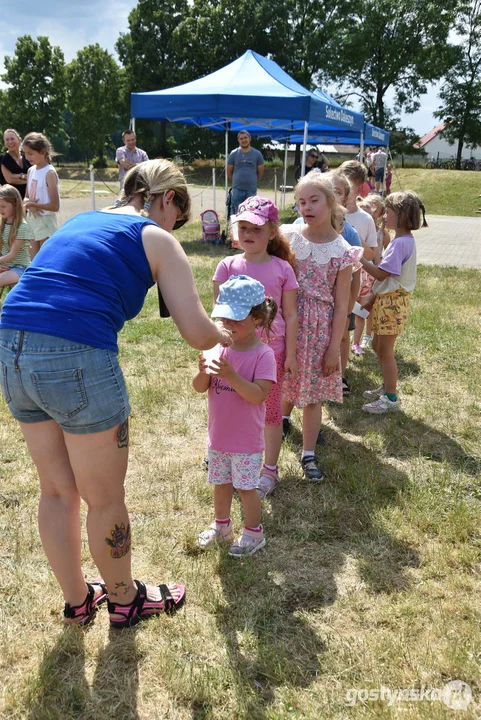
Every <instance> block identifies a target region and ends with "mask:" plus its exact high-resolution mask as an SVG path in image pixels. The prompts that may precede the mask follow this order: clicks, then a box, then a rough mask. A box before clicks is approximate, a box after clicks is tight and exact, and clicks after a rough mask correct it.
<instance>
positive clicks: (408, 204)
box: [385, 190, 428, 230]
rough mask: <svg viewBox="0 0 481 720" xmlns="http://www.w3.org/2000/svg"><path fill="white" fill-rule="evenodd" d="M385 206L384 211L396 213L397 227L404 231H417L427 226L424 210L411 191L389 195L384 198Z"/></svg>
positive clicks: (419, 199) (419, 200)
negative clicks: (404, 229)
mask: <svg viewBox="0 0 481 720" xmlns="http://www.w3.org/2000/svg"><path fill="white" fill-rule="evenodd" d="M385 206H386V209H389V210H394V212H395V213H396V215H397V224H398V227H403V228H406V230H419V228H420V227H427V226H428V224H427V222H426V209H425V207H424V205H423V203H422V201H421V198H420V197H419V196H418V195H416V193H415V192H413V191H412V190H406V191H405V192H394V193H391V194H390V195H388V196H387V198H386V202H385ZM421 213H422V223H421Z"/></svg>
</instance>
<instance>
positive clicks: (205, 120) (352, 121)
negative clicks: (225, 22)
mask: <svg viewBox="0 0 481 720" xmlns="http://www.w3.org/2000/svg"><path fill="white" fill-rule="evenodd" d="M339 108H340V106H339V105H338V104H336V105H334V104H333V103H332V102H331V103H330V102H326V101H325V100H324V99H323V98H321V97H319V96H317V97H316V95H315V94H314V93H311V92H310V91H309V90H307V89H306V88H303V87H302V85H300V84H299V83H298V82H296V81H295V80H294V79H293V78H291V77H290V75H288V74H287V73H286V72H285V71H284V70H282V68H281V67H279V65H277V64H276V63H275V62H273V61H272V60H269V59H267V58H265V57H263V56H262V55H259V54H258V53H255V52H253V51H252V50H247V51H246V52H245V53H244V55H242V56H241V57H239V58H237V59H236V60H234V61H233V62H232V63H230V64H229V65H226V66H225V67H223V68H221V69H220V70H216V71H215V72H213V73H211V74H210V75H206V76H205V77H203V78H200V79H198V80H194V81H192V82H189V83H185V84H184V85H178V86H177V87H173V88H167V89H165V90H155V91H153V92H147V93H132V94H131V116H132V117H136V118H148V119H152V120H170V121H171V122H183V123H189V124H196V125H198V126H200V127H212V128H214V129H218V130H220V129H225V124H226V123H230V128H229V129H231V130H235V129H237V128H239V129H240V128H241V127H246V126H247V127H249V129H251V128H252V129H253V130H254V129H255V128H257V129H259V130H262V129H263V128H265V129H273V128H274V127H275V128H276V129H279V130H280V129H286V130H294V129H295V128H293V127H292V121H297V122H298V130H299V132H300V131H302V126H303V123H304V122H306V121H310V122H315V123H318V124H319V125H320V126H322V127H323V128H326V129H328V128H336V129H337V128H342V129H346V130H353V129H359V130H361V128H362V123H363V118H362V115H360V114H359V113H354V112H353V111H351V110H344V109H343V112H342V113H341V112H340V111H339ZM239 118H240V120H239ZM245 119H247V120H249V122H247V123H246V122H244V120H245Z"/></svg>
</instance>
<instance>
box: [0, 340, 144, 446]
mask: <svg viewBox="0 0 481 720" xmlns="http://www.w3.org/2000/svg"><path fill="white" fill-rule="evenodd" d="M0 387H1V390H2V394H3V397H4V399H5V402H6V403H7V405H8V407H9V410H10V412H11V413H12V415H13V417H14V418H15V419H16V420H19V421H20V422H24V423H37V422H44V421H45V420H55V422H57V423H58V424H59V425H60V427H61V428H62V430H64V431H65V432H68V433H76V434H84V435H86V434H90V433H96V432H102V431H104V430H109V429H110V428H114V427H116V426H117V425H119V424H120V423H122V422H124V420H126V419H127V418H128V416H129V415H130V405H129V396H128V394H127V388H126V387H125V381H124V378H123V375H122V370H121V369H120V366H119V363H118V359H117V355H116V353H115V352H112V351H111V350H104V349H101V348H94V347H90V346H89V345H82V344H81V343H78V342H75V341H72V340H65V339H63V338H58V337H54V336H53V335H43V334H40V333H34V332H28V331H23V330H10V329H8V328H1V329H0Z"/></svg>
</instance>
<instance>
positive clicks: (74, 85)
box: [67, 44, 123, 166]
mask: <svg viewBox="0 0 481 720" xmlns="http://www.w3.org/2000/svg"><path fill="white" fill-rule="evenodd" d="M67 78H68V85H69V94H68V105H69V109H70V111H71V112H72V134H73V136H74V137H75V141H76V143H77V145H78V146H79V147H80V148H81V149H82V150H83V151H84V152H85V153H86V155H87V158H88V159H91V158H92V157H93V156H94V155H96V156H97V158H98V162H99V165H101V166H103V165H104V164H105V159H104V154H105V142H106V137H107V136H108V135H109V134H110V133H112V132H113V131H114V130H115V128H116V126H117V123H118V117H119V110H120V102H121V96H122V89H123V88H122V75H121V70H120V68H119V66H118V65H117V63H116V61H115V60H114V58H113V57H112V55H111V54H110V53H109V52H107V50H103V49H102V48H101V47H100V45H98V44H96V45H88V46H87V47H84V48H82V50H79V52H78V53H77V56H76V58H75V59H74V60H72V62H71V63H70V65H68V67H67Z"/></svg>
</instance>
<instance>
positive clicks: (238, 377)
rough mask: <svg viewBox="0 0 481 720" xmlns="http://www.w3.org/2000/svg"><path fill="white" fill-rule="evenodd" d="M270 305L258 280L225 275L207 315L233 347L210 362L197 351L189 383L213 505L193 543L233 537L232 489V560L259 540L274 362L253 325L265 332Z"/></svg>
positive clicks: (255, 547)
mask: <svg viewBox="0 0 481 720" xmlns="http://www.w3.org/2000/svg"><path fill="white" fill-rule="evenodd" d="M276 310H277V306H276V303H275V301H274V300H273V299H272V298H266V296H265V292H264V287H263V285H262V284H261V283H260V282H258V281H257V280H253V279H252V278H249V277H247V276H246V275H239V276H231V277H230V278H229V280H228V281H227V282H226V283H224V284H223V286H222V287H221V290H220V293H219V297H218V298H217V303H216V305H215V307H214V310H213V311H212V317H215V318H222V322H223V324H224V326H225V327H226V328H227V329H228V330H230V331H231V332H232V345H231V346H230V347H228V348H220V347H218V349H219V354H218V359H217V360H216V359H213V360H211V361H210V364H209V365H208V364H207V361H206V359H205V357H204V355H202V354H201V355H199V372H198V373H197V375H196V376H195V377H194V380H193V385H194V389H195V390H197V392H206V391H208V405H209V454H208V459H209V476H208V481H209V483H211V484H212V485H214V510H215V518H214V522H213V523H212V525H211V526H210V527H209V528H208V529H207V530H204V532H202V533H201V534H200V535H199V545H200V547H201V548H207V547H210V546H211V545H213V544H215V543H216V542H218V541H224V542H231V541H232V540H233V530H232V521H231V518H230V508H231V504H232V490H233V487H235V488H236V489H237V490H238V492H239V495H240V498H241V501H242V505H243V508H244V518H245V525H244V530H243V531H242V535H241V536H240V537H239V538H238V539H237V540H236V541H235V542H234V543H233V544H232V545H231V547H230V550H229V555H231V556H232V557H244V556H246V555H252V554H253V553H255V552H257V550H260V549H261V548H263V547H264V545H265V544H266V541H265V537H264V531H263V527H262V525H261V499H260V497H259V494H258V493H257V485H258V482H259V471H260V469H261V465H262V455H263V450H264V446H265V443H264V425H265V400H266V397H267V395H268V393H269V390H270V389H271V385H272V383H273V382H276V361H275V356H274V352H273V350H272V349H271V348H270V347H269V346H268V345H266V344H264V343H263V342H261V340H259V338H258V337H257V334H256V330H257V329H258V328H264V329H265V330H266V332H267V333H268V334H269V331H270V328H271V326H272V323H273V320H274V317H275V314H276Z"/></svg>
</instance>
